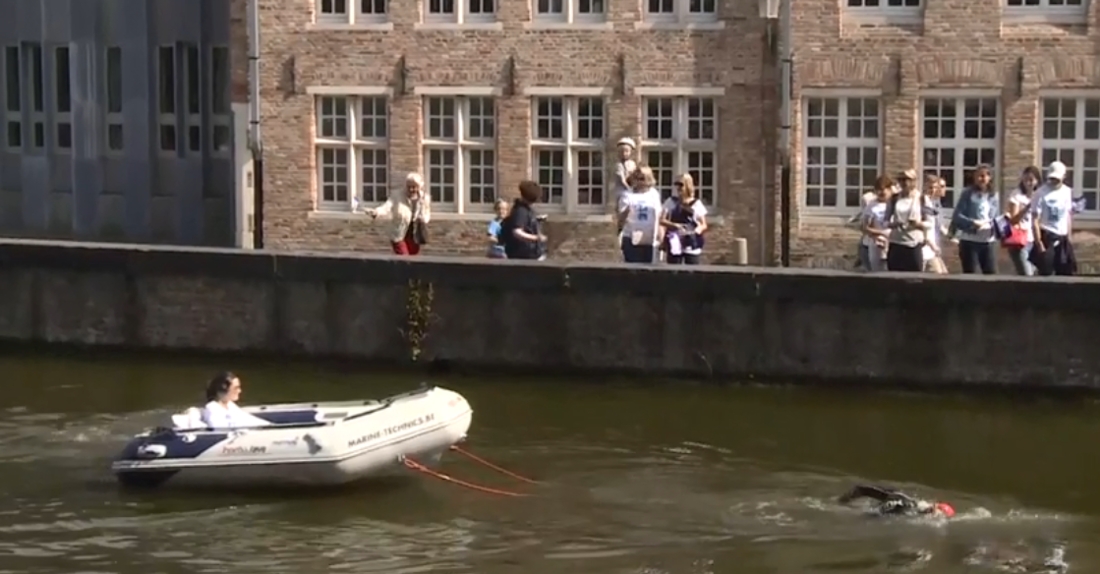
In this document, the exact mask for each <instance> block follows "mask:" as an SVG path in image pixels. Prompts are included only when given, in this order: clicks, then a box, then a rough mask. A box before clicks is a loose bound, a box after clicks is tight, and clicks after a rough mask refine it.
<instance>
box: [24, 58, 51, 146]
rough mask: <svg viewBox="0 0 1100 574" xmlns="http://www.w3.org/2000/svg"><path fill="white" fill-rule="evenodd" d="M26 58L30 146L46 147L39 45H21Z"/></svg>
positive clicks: (44, 100) (43, 79)
mask: <svg viewBox="0 0 1100 574" xmlns="http://www.w3.org/2000/svg"><path fill="white" fill-rule="evenodd" d="M23 54H24V56H25V58H26V61H25V62H24V64H23V65H24V66H26V67H25V68H24V70H29V71H30V74H31V77H30V88H31V146H32V147H34V148H39V149H40V148H44V147H46V94H45V91H46V85H45V78H44V75H45V72H44V70H43V69H42V68H43V62H42V45H41V44H29V43H28V44H23Z"/></svg>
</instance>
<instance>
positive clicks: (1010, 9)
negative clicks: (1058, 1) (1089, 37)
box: [1001, 0, 1090, 24]
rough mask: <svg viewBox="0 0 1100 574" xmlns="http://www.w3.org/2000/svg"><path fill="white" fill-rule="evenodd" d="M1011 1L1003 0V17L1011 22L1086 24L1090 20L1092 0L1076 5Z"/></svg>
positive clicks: (1041, 0) (1048, 0) (1041, 1)
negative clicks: (1029, 4)
mask: <svg viewBox="0 0 1100 574" xmlns="http://www.w3.org/2000/svg"><path fill="white" fill-rule="evenodd" d="M1011 1H1012V0H1001V18H1002V20H1003V21H1004V22H1007V23H1010V24H1085V23H1087V20H1088V13H1089V1H1090V0H1080V2H1081V4H1079V5H1075V6H1066V5H1055V6H1051V4H1050V0H1039V4H1038V5H1037V6H1012V5H1010V2H1011ZM1063 1H1065V2H1070V1H1072V0H1063Z"/></svg>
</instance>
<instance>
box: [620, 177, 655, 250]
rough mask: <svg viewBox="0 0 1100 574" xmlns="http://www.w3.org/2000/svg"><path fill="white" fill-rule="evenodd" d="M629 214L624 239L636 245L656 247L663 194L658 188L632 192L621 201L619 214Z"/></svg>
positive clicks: (624, 227)
mask: <svg viewBox="0 0 1100 574" xmlns="http://www.w3.org/2000/svg"><path fill="white" fill-rule="evenodd" d="M624 211H625V212H627V217H626V223H624V224H623V239H625V240H627V241H630V242H631V243H633V244H635V245H656V244H657V226H658V224H659V223H660V220H661V192H659V191H657V189H656V188H652V187H651V188H649V190H648V191H642V192H631V193H627V194H624V195H623V196H622V197H621V198H620V199H619V213H622V212H624Z"/></svg>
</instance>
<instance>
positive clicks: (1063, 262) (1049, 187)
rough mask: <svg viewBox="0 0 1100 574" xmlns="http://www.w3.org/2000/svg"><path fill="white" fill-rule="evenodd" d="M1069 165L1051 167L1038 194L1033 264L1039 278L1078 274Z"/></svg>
mask: <svg viewBox="0 0 1100 574" xmlns="http://www.w3.org/2000/svg"><path fill="white" fill-rule="evenodd" d="M1065 179H1066V165H1065V164H1064V163H1062V162H1060V161H1055V162H1051V164H1050V165H1049V166H1048V167H1047V181H1046V183H1044V184H1043V186H1042V187H1040V188H1039V190H1038V191H1037V192H1036V193H1035V195H1034V200H1033V201H1032V203H1031V206H1032V207H1031V213H1032V217H1033V219H1034V233H1035V243H1034V245H1033V247H1032V250H1031V262H1032V263H1033V264H1034V265H1035V268H1036V271H1037V272H1038V273H1039V275H1043V276H1049V275H1075V274H1076V273H1077V259H1076V257H1075V256H1074V254H1073V245H1072V244H1071V243H1070V239H1069V234H1070V218H1071V217H1072V215H1073V210H1074V200H1073V188H1071V187H1070V186H1068V185H1066V184H1065Z"/></svg>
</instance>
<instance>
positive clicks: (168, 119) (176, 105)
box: [155, 45, 186, 156]
mask: <svg viewBox="0 0 1100 574" xmlns="http://www.w3.org/2000/svg"><path fill="white" fill-rule="evenodd" d="M165 49H168V50H171V51H172V52H171V53H172V58H171V64H170V65H169V66H168V70H167V72H168V74H170V75H169V76H168V77H169V78H171V80H172V90H171V91H172V109H171V110H168V111H165V110H164V109H163V107H162V105H163V104H164V102H163V98H162V97H161V96H162V95H163V94H162V93H161V87H162V86H161V84H162V81H163V79H164V76H163V75H164V73H165V64H164V62H163V61H162V59H161V51H162V50H165ZM156 58H157V64H156V68H155V69H156V74H157V77H156V86H157V95H156V100H157V101H156V109H157V131H156V132H155V133H156V141H157V143H156V145H157V152H158V153H159V154H160V155H162V156H176V155H177V154H179V153H180V149H179V146H180V133H179V125H178V123H177V122H176V115H177V113H178V112H179V109H180V106H181V105H184V102H180V98H179V92H180V89H179V87H180V77H179V73H178V68H179V66H178V65H177V63H178V62H179V50H178V49H177V46H174V45H162V46H157V51H156ZM166 128H168V129H170V130H171V134H172V148H171V149H167V148H165V147H164V141H165V140H164V138H163V137H162V134H163V133H165V129H166ZM184 143H186V142H184Z"/></svg>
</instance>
